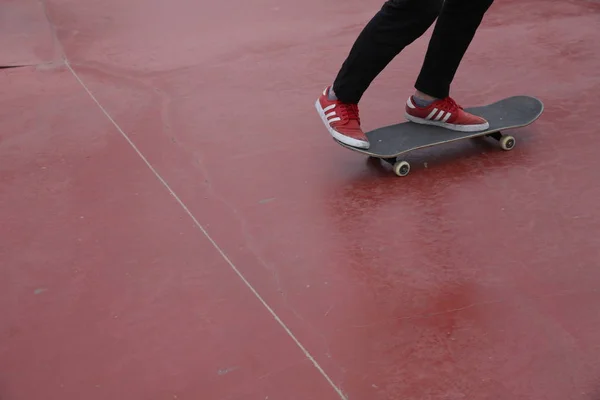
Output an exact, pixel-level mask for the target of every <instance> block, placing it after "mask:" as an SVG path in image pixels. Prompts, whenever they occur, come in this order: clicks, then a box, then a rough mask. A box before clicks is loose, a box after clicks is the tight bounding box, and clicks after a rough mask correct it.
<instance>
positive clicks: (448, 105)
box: [440, 97, 463, 112]
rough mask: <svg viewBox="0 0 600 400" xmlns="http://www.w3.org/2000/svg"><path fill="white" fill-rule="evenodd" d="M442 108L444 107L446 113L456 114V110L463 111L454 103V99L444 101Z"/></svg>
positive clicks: (449, 98)
mask: <svg viewBox="0 0 600 400" xmlns="http://www.w3.org/2000/svg"><path fill="white" fill-rule="evenodd" d="M440 106H442V107H444V108H445V109H446V111H449V112H455V111H456V110H462V109H463V108H462V107H461V106H459V105H458V104H456V101H454V99H452V98H451V97H446V98H445V99H444V100H442V103H441V104H440Z"/></svg>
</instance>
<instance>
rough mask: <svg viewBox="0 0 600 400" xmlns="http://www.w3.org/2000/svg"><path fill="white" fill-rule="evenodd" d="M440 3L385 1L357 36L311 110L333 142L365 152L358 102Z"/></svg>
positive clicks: (433, 0) (436, 0) (424, 26)
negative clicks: (334, 75) (331, 81)
mask: <svg viewBox="0 0 600 400" xmlns="http://www.w3.org/2000/svg"><path fill="white" fill-rule="evenodd" d="M442 2H443V0H387V1H386V2H385V4H384V5H383V6H382V8H381V10H380V11H379V12H378V13H377V14H376V15H375V16H374V17H373V19H371V21H369V23H368V24H367V26H365V28H364V29H363V31H362V32H361V33H360V35H359V36H358V38H357V39H356V42H355V43H354V45H353V46H352V49H351V50H350V54H349V55H348V57H347V58H346V61H345V62H344V63H343V65H342V67H341V69H340V71H339V73H338V75H337V77H336V79H335V81H334V83H333V93H332V92H331V90H330V89H331V88H329V87H328V88H326V89H325V90H324V91H323V93H322V94H321V96H319V98H318V99H317V101H316V103H315V107H316V109H317V112H318V113H319V116H320V117H321V120H322V121H323V123H324V124H325V127H326V128H327V130H328V131H329V133H330V134H331V136H333V137H334V138H335V139H337V140H339V141H340V142H342V143H345V144H347V145H349V146H354V147H360V148H364V149H367V148H369V140H368V138H367V136H366V135H365V133H364V132H363V131H362V129H361V127H360V118H359V116H358V102H359V101H360V99H361V97H362V95H363V93H364V92H365V91H366V90H367V88H368V87H369V85H370V84H371V82H372V81H373V79H375V77H376V76H377V75H378V74H379V73H380V72H381V71H382V70H383V69H384V68H385V67H386V66H387V64H389V62H390V61H392V59H393V58H394V57H395V56H396V55H398V53H400V52H401V51H402V49H404V47H406V46H408V45H409V44H410V43H412V42H414V41H415V40H416V39H417V38H418V37H420V36H421V35H423V33H425V31H426V30H427V29H428V28H429V27H430V26H431V24H433V22H434V21H435V19H436V18H437V16H438V14H439V11H440V9H441V7H442Z"/></svg>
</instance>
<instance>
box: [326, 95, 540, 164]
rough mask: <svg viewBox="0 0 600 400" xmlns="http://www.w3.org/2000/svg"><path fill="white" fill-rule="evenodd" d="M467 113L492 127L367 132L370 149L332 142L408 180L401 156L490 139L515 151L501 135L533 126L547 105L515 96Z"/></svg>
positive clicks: (411, 125)
mask: <svg viewBox="0 0 600 400" xmlns="http://www.w3.org/2000/svg"><path fill="white" fill-rule="evenodd" d="M465 111H468V112H470V113H472V114H474V115H478V116H481V117H483V118H485V119H486V120H487V121H488V122H489V124H490V126H489V128H488V129H486V130H484V131H477V132H457V131H452V130H449V129H447V128H442V127H439V126H435V125H425V124H419V123H415V122H411V121H407V122H401V123H398V124H394V125H388V126H384V127H382V128H378V129H375V130H372V131H370V132H366V135H367V137H368V138H369V142H370V143H371V145H370V148H369V149H361V148H357V147H352V146H349V145H347V144H344V143H341V142H340V141H338V140H337V139H335V138H334V139H333V140H335V141H336V142H337V143H338V144H340V145H341V146H343V147H346V148H348V149H350V150H354V151H357V152H359V153H363V154H366V155H369V156H371V157H375V158H380V159H382V160H384V161H386V162H388V163H389V164H391V165H393V167H394V172H395V173H396V175H398V176H406V175H408V173H409V171H410V164H409V163H408V162H407V161H404V160H402V159H401V158H400V156H401V155H403V154H405V153H408V152H410V151H413V150H417V149H422V148H425V147H431V146H436V145H440V144H444V143H450V142H455V141H457V140H461V139H469V138H477V137H484V136H488V137H491V138H493V139H495V140H497V141H498V142H500V147H501V148H502V149H503V150H507V151H508V150H512V149H513V148H514V147H515V144H516V140H515V138H514V137H512V136H509V135H504V134H502V133H501V131H502V130H508V129H514V128H520V127H524V126H527V125H529V124H531V123H532V122H534V121H535V120H537V119H538V118H539V116H540V115H542V112H543V111H544V104H543V103H542V102H541V101H540V100H539V99H537V98H535V97H531V96H513V97H508V98H505V99H502V100H500V101H497V102H495V103H492V104H488V105H484V106H479V107H471V108H465Z"/></svg>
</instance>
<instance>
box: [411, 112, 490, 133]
mask: <svg viewBox="0 0 600 400" xmlns="http://www.w3.org/2000/svg"><path fill="white" fill-rule="evenodd" d="M404 117H405V118H406V119H407V120H409V121H411V122H414V123H417V124H421V125H434V126H440V127H442V128H446V129H450V130H452V131H458V132H478V131H485V130H486V129H488V128H489V127H490V124H489V123H488V122H486V123H485V124H479V125H456V124H449V123H447V122H440V121H431V120H429V119H424V118H418V117H413V116H412V115H410V114H408V113H407V112H404Z"/></svg>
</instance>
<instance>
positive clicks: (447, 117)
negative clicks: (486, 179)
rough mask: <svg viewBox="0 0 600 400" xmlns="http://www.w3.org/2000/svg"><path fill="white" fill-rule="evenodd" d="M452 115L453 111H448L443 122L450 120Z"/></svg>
mask: <svg viewBox="0 0 600 400" xmlns="http://www.w3.org/2000/svg"><path fill="white" fill-rule="evenodd" d="M451 116H452V113H447V114H446V116H445V117H444V119H443V120H442V122H446V121H448V120H449V119H450V117H451Z"/></svg>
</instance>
